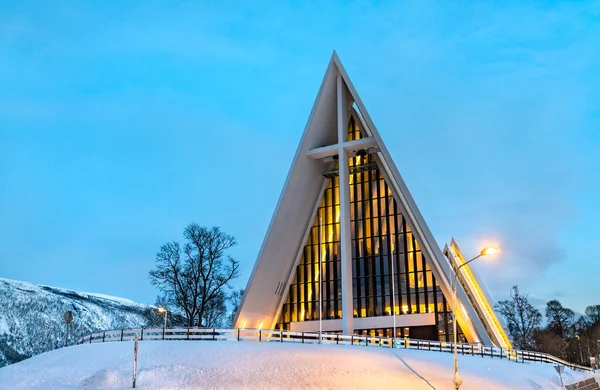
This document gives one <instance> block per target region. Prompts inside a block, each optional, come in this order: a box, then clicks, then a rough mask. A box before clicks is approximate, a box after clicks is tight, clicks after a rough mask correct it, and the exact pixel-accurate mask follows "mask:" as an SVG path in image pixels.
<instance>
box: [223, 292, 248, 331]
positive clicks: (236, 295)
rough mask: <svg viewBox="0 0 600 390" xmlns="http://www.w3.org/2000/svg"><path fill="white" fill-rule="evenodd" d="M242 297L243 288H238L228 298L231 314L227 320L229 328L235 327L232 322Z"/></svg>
mask: <svg viewBox="0 0 600 390" xmlns="http://www.w3.org/2000/svg"><path fill="white" fill-rule="evenodd" d="M243 296H244V289H243V288H240V289H239V290H236V291H234V292H232V293H231V295H230V296H229V303H231V313H230V314H229V318H228V319H227V322H228V323H229V326H230V327H234V326H235V324H234V323H233V321H234V320H235V316H236V314H237V311H238V308H239V307H240V304H241V303H242V297H243Z"/></svg>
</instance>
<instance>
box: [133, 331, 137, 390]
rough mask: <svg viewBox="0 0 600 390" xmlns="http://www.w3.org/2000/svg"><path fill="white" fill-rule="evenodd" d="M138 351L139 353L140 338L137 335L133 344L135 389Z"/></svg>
mask: <svg viewBox="0 0 600 390" xmlns="http://www.w3.org/2000/svg"><path fill="white" fill-rule="evenodd" d="M137 353H138V338H137V336H135V343H134V344H133V388H134V389H135V380H136V377H137Z"/></svg>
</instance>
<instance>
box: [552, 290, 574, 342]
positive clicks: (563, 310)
mask: <svg viewBox="0 0 600 390" xmlns="http://www.w3.org/2000/svg"><path fill="white" fill-rule="evenodd" d="M546 321H547V323H548V325H547V327H548V330H551V331H553V332H554V333H555V334H556V335H557V336H558V337H560V338H561V339H563V340H567V339H568V338H570V337H571V335H572V333H573V324H574V323H575V313H574V312H573V310H571V309H569V308H567V307H564V306H563V305H562V304H561V303H560V302H559V301H557V300H555V299H554V300H551V301H548V303H546Z"/></svg>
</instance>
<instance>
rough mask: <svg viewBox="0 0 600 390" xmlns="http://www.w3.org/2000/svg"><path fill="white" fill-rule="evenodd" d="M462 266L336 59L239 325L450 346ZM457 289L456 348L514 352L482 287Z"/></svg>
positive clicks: (465, 273) (472, 282) (466, 282)
mask: <svg viewBox="0 0 600 390" xmlns="http://www.w3.org/2000/svg"><path fill="white" fill-rule="evenodd" d="M464 262H465V259H464V257H463V255H462V252H461V251H460V249H459V248H458V245H457V244H456V242H455V241H454V240H453V241H452V243H451V244H450V245H447V246H446V247H445V248H444V251H442V250H441V249H440V247H439V246H438V244H437V243H436V241H435V240H434V238H433V235H432V233H431V232H430V230H429V228H428V227H427V224H426V223H425V221H424V219H423V217H422V215H421V213H420V212H419V209H418V208H417V205H416V203H415V201H414V199H413V198H412V196H411V194H410V192H409V190H408V188H407V187H406V184H405V183H404V181H403V180H402V177H401V176H400V173H399V171H398V169H397V168H396V166H395V165H394V163H393V161H392V159H391V156H390V153H389V152H388V150H387V149H386V147H385V145H384V143H383V141H382V139H381V137H380V135H379V133H378V131H377V129H376V128H375V125H374V124H373V122H372V120H371V118H370V116H369V114H368V112H367V111H366V109H365V107H364V105H363V104H362V101H361V100H360V97H359V96H358V94H357V92H356V90H355V88H354V86H353V85H352V82H351V81H350V79H349V77H348V75H347V73H346V71H345V70H344V67H343V66H342V64H341V62H340V60H339V58H338V57H337V55H336V54H335V53H334V54H333V56H332V58H331V60H330V62H329V66H328V68H327V71H326V73H325V77H324V79H323V82H322V84H321V87H320V89H319V93H318V96H317V99H316V101H315V104H314V106H313V109H312V112H311V114H310V117H309V119H308V122H307V125H306V128H305V130H304V134H303V135H302V139H301V141H300V145H299V147H298V150H297V152H296V155H295V158H294V161H293V163H292V167H291V169H290V172H289V174H288V177H287V179H286V182H285V185H284V188H283V191H282V193H281V196H280V198H279V201H278V204H277V207H276V210H275V213H274V215H273V218H272V220H271V223H270V226H269V228H268V231H267V234H266V237H265V239H264V241H263V245H262V247H261V249H260V253H259V255H258V258H257V260H256V263H255V266H254V269H253V271H252V275H251V277H250V280H249V282H248V285H247V288H246V290H245V294H244V297H243V299H242V303H241V305H240V308H239V309H238V313H237V316H236V320H235V326H236V327H237V328H257V329H258V328H261V329H286V330H295V331H303V332H309V331H312V332H318V331H322V332H329V333H333V332H335V333H343V334H369V335H374V336H389V337H392V336H394V337H410V338H416V339H428V340H440V341H452V337H453V334H452V328H453V326H452V325H453V324H452V321H454V315H453V313H454V312H453V310H452V278H454V275H455V270H456V269H457V268H458V266H460V265H461V264H462V263H464ZM458 280H459V283H457V297H458V300H457V302H458V303H457V308H456V309H457V310H456V320H457V321H458V327H457V328H458V337H459V340H461V341H463V342H470V343H483V344H486V345H491V344H495V345H498V346H501V347H505V348H509V347H510V341H508V338H507V337H506V332H505V331H504V329H503V327H502V324H501V322H500V320H499V319H498V318H497V317H496V315H495V313H494V311H493V304H492V303H491V300H490V299H489V296H488V294H487V293H486V292H485V289H484V288H483V285H482V284H481V282H480V280H479V278H478V277H477V276H476V275H475V273H474V272H473V270H471V269H470V268H469V266H465V267H462V269H461V272H460V274H459V278H458ZM394 330H395V334H394Z"/></svg>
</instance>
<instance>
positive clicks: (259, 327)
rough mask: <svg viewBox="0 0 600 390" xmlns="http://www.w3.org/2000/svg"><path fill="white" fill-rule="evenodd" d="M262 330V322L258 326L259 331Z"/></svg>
mask: <svg viewBox="0 0 600 390" xmlns="http://www.w3.org/2000/svg"><path fill="white" fill-rule="evenodd" d="M261 329H262V321H261V322H260V324H258V330H261Z"/></svg>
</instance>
